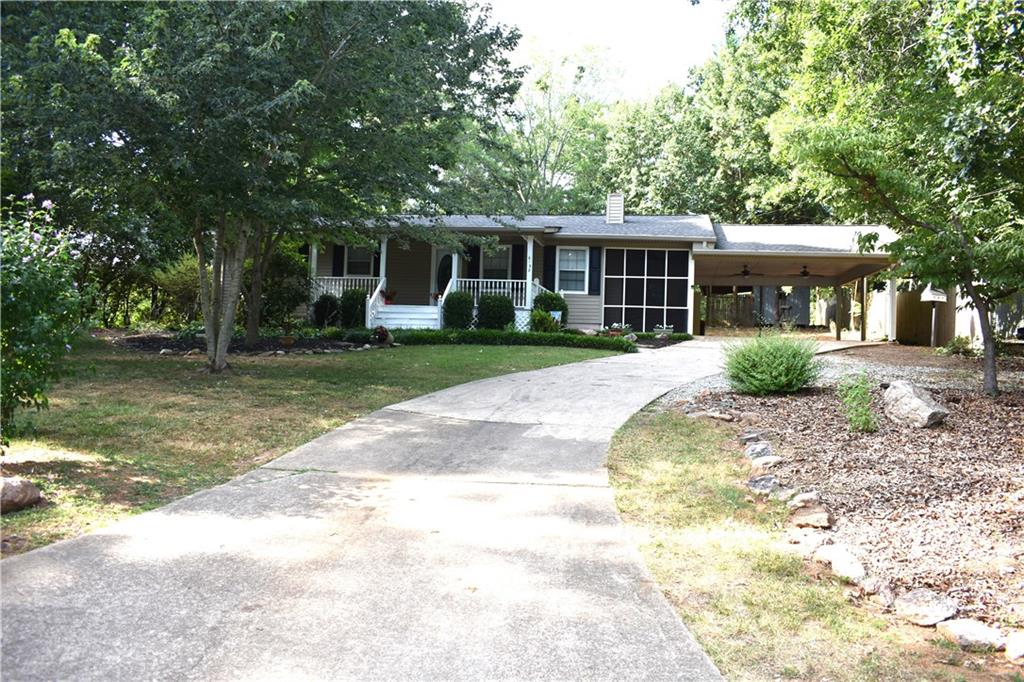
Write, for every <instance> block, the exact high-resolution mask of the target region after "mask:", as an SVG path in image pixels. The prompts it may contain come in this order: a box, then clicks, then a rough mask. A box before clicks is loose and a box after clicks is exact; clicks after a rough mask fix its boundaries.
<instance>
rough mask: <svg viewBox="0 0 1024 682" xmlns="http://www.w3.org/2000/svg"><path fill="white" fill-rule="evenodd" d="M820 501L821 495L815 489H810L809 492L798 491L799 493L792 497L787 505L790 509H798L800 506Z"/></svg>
mask: <svg viewBox="0 0 1024 682" xmlns="http://www.w3.org/2000/svg"><path fill="white" fill-rule="evenodd" d="M820 501H821V495H820V494H819V493H818V492H817V491H812V492H809V493H800V494H799V495H796V496H795V497H793V499H792V500H790V501H789V503H788V505H787V506H788V507H789V508H790V509H799V508H800V507H807V506H809V505H812V504H815V503H817V502H820Z"/></svg>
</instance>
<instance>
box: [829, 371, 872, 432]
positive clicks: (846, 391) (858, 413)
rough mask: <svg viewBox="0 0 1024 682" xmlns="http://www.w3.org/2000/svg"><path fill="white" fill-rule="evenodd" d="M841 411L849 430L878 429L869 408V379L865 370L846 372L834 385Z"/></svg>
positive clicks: (870, 430) (868, 430) (869, 430)
mask: <svg viewBox="0 0 1024 682" xmlns="http://www.w3.org/2000/svg"><path fill="white" fill-rule="evenodd" d="M836 392H837V393H838V394H839V399H840V400H842V401H843V412H844V413H845V414H846V421H848V422H849V423H850V430H851V431H862V432H864V433H872V432H874V431H877V430H878V419H877V418H876V417H875V413H874V411H873V410H872V409H871V379H869V378H868V375H867V372H858V373H856V374H847V375H846V376H845V377H843V378H842V379H841V380H840V381H839V384H838V386H836Z"/></svg>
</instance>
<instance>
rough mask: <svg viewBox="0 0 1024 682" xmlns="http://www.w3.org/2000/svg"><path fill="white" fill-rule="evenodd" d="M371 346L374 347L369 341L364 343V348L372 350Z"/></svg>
mask: <svg viewBox="0 0 1024 682" xmlns="http://www.w3.org/2000/svg"><path fill="white" fill-rule="evenodd" d="M371 348H373V346H371V345H370V344H368V343H364V344H363V350H370V349H371Z"/></svg>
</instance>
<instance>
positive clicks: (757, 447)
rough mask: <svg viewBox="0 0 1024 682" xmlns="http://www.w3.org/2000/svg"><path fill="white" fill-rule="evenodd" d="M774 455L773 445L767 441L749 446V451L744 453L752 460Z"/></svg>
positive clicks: (760, 441)
mask: <svg viewBox="0 0 1024 682" xmlns="http://www.w3.org/2000/svg"><path fill="white" fill-rule="evenodd" d="M770 454H772V444H771V443H769V442H768V441H766V440H759V441H757V442H754V443H750V444H749V445H747V449H746V450H744V451H743V455H744V456H746V457H749V458H750V459H757V458H758V457H767V456H768V455H770Z"/></svg>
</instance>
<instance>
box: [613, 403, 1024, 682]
mask: <svg viewBox="0 0 1024 682" xmlns="http://www.w3.org/2000/svg"><path fill="white" fill-rule="evenodd" d="M736 433H737V429H736V428H735V427H731V426H725V425H721V424H717V423H709V422H707V421H703V420H694V419H691V418H689V417H686V416H684V415H682V414H679V413H677V412H671V411H666V412H661V411H655V410H651V411H646V412H641V413H640V414H638V415H636V416H635V417H634V418H633V419H632V420H631V421H629V422H628V423H627V424H626V425H625V426H623V428H622V429H621V430H620V431H619V432H618V433H617V434H616V437H615V439H614V440H613V442H612V446H611V450H610V452H609V458H608V467H609V470H610V476H611V481H612V484H613V485H614V487H615V495H616V502H617V503H618V506H619V511H620V513H621V514H622V517H623V519H624V521H625V522H626V523H627V524H628V525H630V526H632V527H634V528H635V529H636V530H637V531H638V533H637V534H638V536H639V537H642V538H644V541H643V543H642V545H641V551H642V553H643V555H644V558H645V560H646V562H647V565H648V567H649V568H650V570H651V572H652V573H653V575H654V577H655V579H656V580H657V581H658V583H659V584H660V586H661V588H662V590H663V591H664V593H665V595H666V596H667V597H668V599H669V601H670V602H671V603H672V604H673V606H675V608H676V610H677V611H678V612H679V614H680V616H681V618H682V619H683V622H685V623H686V624H687V626H689V628H690V629H691V631H692V632H693V634H694V636H695V637H696V638H697V639H698V641H699V642H700V643H701V645H702V646H703V647H704V648H705V650H706V651H707V652H708V654H709V655H710V656H711V658H712V660H714V662H715V664H716V665H718V667H719V668H720V669H721V671H722V672H723V673H724V674H725V676H726V678H727V679H730V680H733V679H735V680H770V679H780V678H782V679H801V680H825V679H827V680H850V681H853V680H858V681H859V680H921V679H938V680H960V679H971V680H973V679H992V678H993V676H992V670H991V669H988V670H986V667H985V666H986V665H988V664H991V663H992V661H988V662H987V663H986V662H979V661H980V658H981V657H980V656H973V655H971V656H969V655H964V654H962V653H960V652H959V650H958V649H956V650H954V651H950V650H949V647H948V646H944V643H943V642H941V641H939V640H937V638H936V635H935V633H934V630H927V629H924V628H914V627H912V626H906V625H902V624H900V623H897V622H895V621H893V620H892V619H891V618H889V617H886V616H883V615H880V614H875V613H872V612H871V611H869V610H867V609H865V608H862V607H858V606H854V605H853V604H852V603H851V602H850V600H849V599H848V598H847V595H846V594H845V593H844V586H843V585H841V584H840V583H839V582H837V581H836V580H834V579H833V578H831V577H829V576H827V575H820V574H819V575H814V571H812V570H810V568H811V567H809V566H805V565H804V563H803V560H802V558H801V557H800V556H799V555H798V554H797V553H795V552H794V551H793V550H792V549H791V548H790V547H789V546H788V545H787V543H786V541H785V539H784V538H783V537H782V532H781V529H782V525H783V523H784V520H785V518H786V510H785V508H784V505H782V504H781V503H777V502H771V503H756V502H754V501H753V500H752V499H751V498H750V497H749V496H748V495H747V494H746V490H745V489H744V488H743V481H745V480H746V478H747V477H748V476H749V473H748V470H749V465H748V464H746V463H745V460H744V459H743V458H742V456H741V450H740V446H739V445H738V442H737V441H736V439H735V436H736ZM954 649H955V648H954ZM997 659H998V656H997V657H994V658H993V659H992V660H993V661H995V665H996V666H997V667H998V660H997ZM965 666H966V667H965ZM969 666H980V667H975V668H974V669H972V668H971V667H969ZM1003 679H1017V680H1019V678H1013V677H1011V676H1006V677H1004V678H1003Z"/></svg>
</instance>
